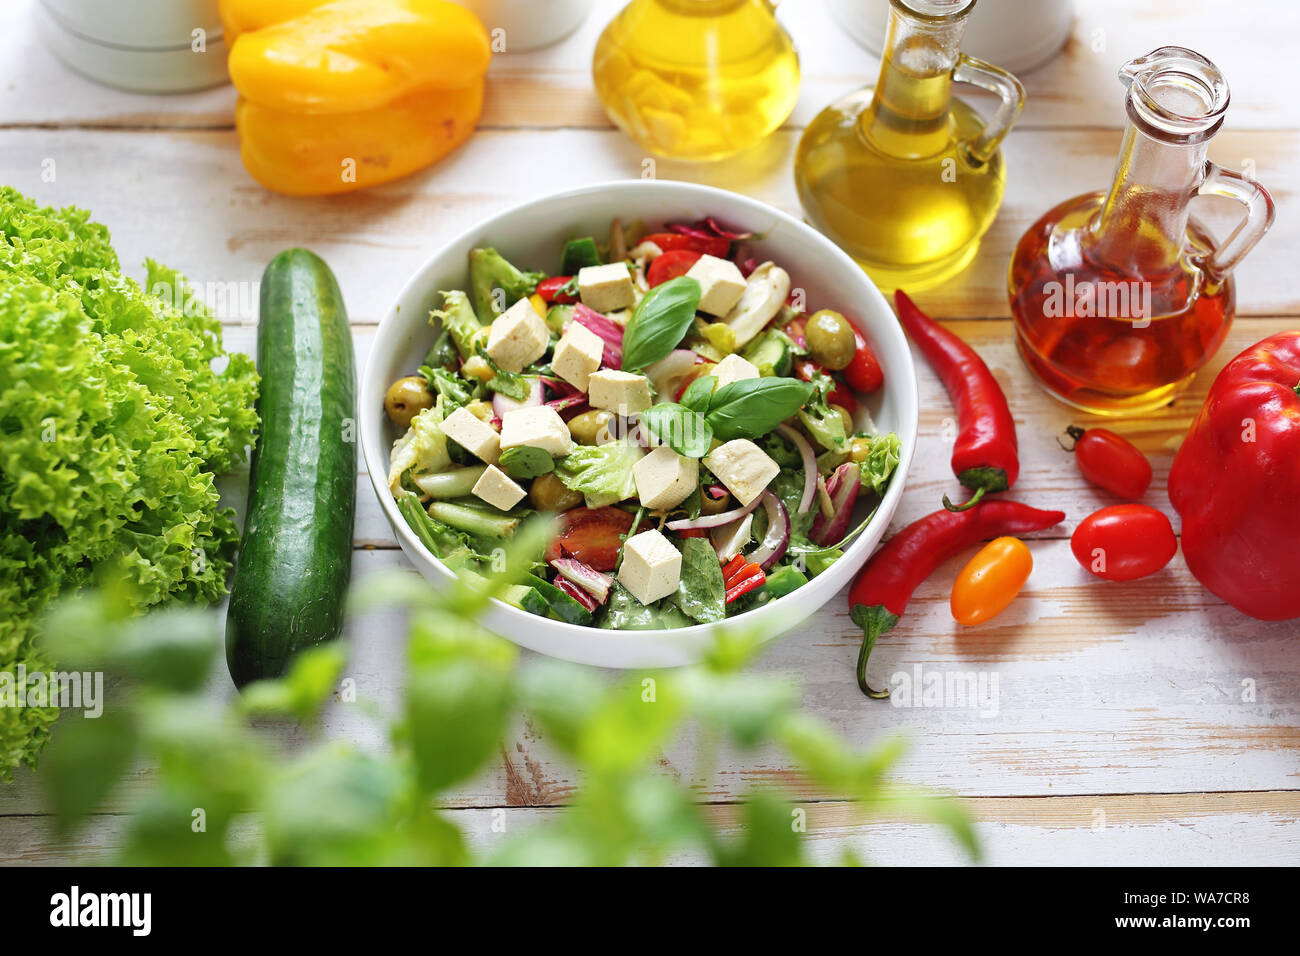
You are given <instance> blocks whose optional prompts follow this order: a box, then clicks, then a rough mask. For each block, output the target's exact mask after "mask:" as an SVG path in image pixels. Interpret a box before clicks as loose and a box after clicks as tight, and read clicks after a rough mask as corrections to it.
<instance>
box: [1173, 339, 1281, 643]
mask: <svg viewBox="0 0 1300 956" xmlns="http://www.w3.org/2000/svg"><path fill="white" fill-rule="evenodd" d="M1169 500H1170V502H1171V503H1172V504H1173V506H1174V509H1175V510H1176V511H1177V512H1178V513H1179V515H1181V516H1182V519H1183V557H1184V558H1185V559H1186V561H1187V567H1188V569H1189V570H1190V571H1191V572H1192V574H1193V575H1195V576H1196V580H1198V581H1200V582H1201V584H1203V585H1204V586H1205V587H1206V588H1207V589H1208V590H1209V591H1210V592H1211V593H1213V594H1214V595H1216V596H1217V597H1220V598H1222V599H1223V600H1225V601H1227V602H1228V603H1229V604H1231V605H1232V606H1233V607H1235V608H1237V610H1239V611H1241V612H1243V613H1244V614H1249V615H1250V616H1251V617H1254V618H1258V619H1260V620H1262V621H1282V620H1286V619H1288V618H1293V617H1300V559H1297V557H1296V542H1297V541H1300V507H1297V503H1300V331H1295V332H1279V333H1278V334H1277V335H1273V336H1270V337H1269V338H1266V339H1264V340H1263V341H1262V342H1259V343H1257V344H1255V345H1252V346H1251V347H1250V348H1248V349H1246V350H1245V351H1244V352H1242V353H1241V354H1240V355H1238V356H1237V357H1236V358H1234V359H1233V360H1232V361H1231V362H1229V363H1228V364H1227V365H1226V366H1224V368H1223V371H1221V372H1220V373H1219V375H1218V377H1217V378H1216V379H1215V380H1214V384H1213V385H1211V386H1210V394H1209V395H1208V396H1207V397H1206V399H1205V405H1204V406H1203V407H1202V408H1201V412H1200V414H1199V415H1197V416H1196V421H1194V422H1193V423H1192V427H1191V430H1190V431H1189V432H1188V433H1187V438H1186V439H1184V441H1183V444H1182V447H1181V448H1179V449H1178V454H1177V456H1175V458H1174V464H1173V467H1172V468H1171V469H1170V471H1169Z"/></svg>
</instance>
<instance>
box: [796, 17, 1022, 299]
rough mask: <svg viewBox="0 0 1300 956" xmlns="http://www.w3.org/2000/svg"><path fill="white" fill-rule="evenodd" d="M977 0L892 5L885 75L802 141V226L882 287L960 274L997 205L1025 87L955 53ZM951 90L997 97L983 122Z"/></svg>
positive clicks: (920, 285)
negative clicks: (972, 89)
mask: <svg viewBox="0 0 1300 956" xmlns="http://www.w3.org/2000/svg"><path fill="white" fill-rule="evenodd" d="M974 6H975V2H974V0H891V4H890V12H889V26H888V29H887V32H886V34H885V44H884V52H883V53H882V60H881V64H880V77H879V79H878V81H877V82H876V86H875V89H874V90H873V89H871V88H866V89H863V90H859V91H858V92H855V93H850V94H849V95H848V96H846V97H844V98H843V99H841V100H839V101H838V102H835V103H832V104H831V105H830V106H828V107H827V108H826V109H824V110H822V111H821V113H819V114H818V115H817V117H816V118H815V119H814V120H813V121H812V123H811V124H810V125H809V126H808V128H807V130H806V131H805V132H804V134H803V138H802V139H801V140H800V142H799V150H798V153H797V155H796V158H795V185H796V186H797V187H798V190H799V198H800V200H801V201H802V202H803V208H804V212H805V213H806V214H807V216H808V218H809V220H810V221H811V222H812V223H813V224H814V225H815V226H816V227H817V228H818V229H820V230H821V231H822V232H824V233H826V235H828V236H830V238H831V239H833V240H834V241H835V242H836V243H837V244H839V246H840V247H841V248H843V249H844V250H845V251H846V252H847V253H849V255H851V256H852V257H853V258H854V259H856V260H857V261H858V263H859V264H860V265H861V266H862V267H863V268H864V269H866V271H867V272H868V273H869V274H870V275H871V278H872V279H874V280H875V282H876V284H877V285H879V286H881V287H882V288H884V289H886V290H889V289H894V288H897V287H899V286H903V287H905V288H907V289H909V290H918V289H926V288H931V287H933V286H936V285H938V284H939V283H941V282H943V281H944V280H946V279H948V278H950V277H951V276H953V275H955V274H956V273H957V272H959V271H961V270H962V269H963V268H964V267H965V266H966V264H967V263H969V262H970V260H971V259H972V258H973V257H974V255H975V252H976V250H977V249H978V248H979V243H980V238H981V237H982V236H983V235H984V232H985V230H987V229H988V227H989V226H990V225H991V224H992V222H993V218H994V216H996V215H997V211H998V206H999V205H1000V204H1001V202H1002V190H1003V187H1004V184H1005V180H1006V174H1005V170H1004V168H1003V165H1002V152H1001V149H1000V144H1001V142H1002V139H1003V137H1005V136H1006V134H1007V133H1008V132H1009V131H1010V130H1011V127H1012V125H1013V124H1014V123H1015V121H1016V119H1017V118H1018V117H1019V116H1020V110H1021V108H1022V107H1023V105H1024V95H1025V91H1024V88H1023V87H1022V86H1021V85H1020V81H1019V80H1017V79H1016V78H1015V77H1014V76H1012V75H1011V74H1010V73H1007V72H1005V71H1003V70H1000V69H998V68H997V67H995V66H992V65H990V64H988V63H985V62H983V61H982V60H976V59H974V58H972V57H969V56H966V55H965V54H964V53H962V52H961V51H960V49H959V46H960V43H961V38H962V35H963V34H964V33H965V31H966V24H967V22H968V20H969V17H970V14H971V10H972V9H973V8H974ZM954 83H971V84H974V85H976V86H979V87H983V88H984V89H986V90H991V91H992V92H994V93H995V94H997V96H998V98H999V105H998V108H997V110H996V112H995V113H994V115H993V118H992V120H991V121H990V122H989V123H988V124H987V125H986V124H985V123H984V121H983V119H981V117H980V116H979V114H977V113H976V112H975V110H973V109H972V108H971V107H970V106H968V105H967V104H966V103H965V102H963V101H962V100H960V99H958V98H956V97H954V96H953V95H952V86H953V84H954Z"/></svg>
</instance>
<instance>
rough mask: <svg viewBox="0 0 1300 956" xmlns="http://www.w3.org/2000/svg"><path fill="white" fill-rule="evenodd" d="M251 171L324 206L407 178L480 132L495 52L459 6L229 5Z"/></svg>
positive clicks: (442, 1) (443, 2)
mask: <svg viewBox="0 0 1300 956" xmlns="http://www.w3.org/2000/svg"><path fill="white" fill-rule="evenodd" d="M221 14H222V20H223V23H224V25H225V30H226V33H227V35H234V36H235V41H234V43H233V45H232V46H231V49H230V61H229V67H230V78H231V80H232V81H233V82H234V84H235V87H236V88H237V89H238V90H239V93H240V99H239V102H238V104H237V105H236V108H235V125H236V128H237V130H238V131H239V137H240V144H241V153H242V157H243V160H244V165H245V167H246V168H247V169H248V171H249V173H251V174H252V176H253V178H254V179H256V180H257V181H258V182H260V183H261V184H262V185H264V186H266V187H267V188H268V189H272V190H275V191H277V192H283V193H289V194H292V195H320V194H326V193H338V192H347V191H350V190H353V189H362V188H365V187H367V186H374V185H377V184H379V183H384V182H388V181H389V180H392V179H397V178H398V177H401V176H405V175H407V174H408V173H410V172H413V171H414V170H416V169H419V168H421V167H422V166H427V165H428V164H430V163H432V162H435V161H436V160H438V159H440V158H442V157H443V156H445V155H446V154H447V153H449V152H451V151H452V150H453V149H455V148H456V147H457V146H459V145H460V144H461V143H463V142H464V141H465V140H466V139H467V138H468V137H469V135H470V134H471V133H472V132H473V131H474V125H475V123H477V121H478V117H479V113H480V112H481V110H482V105H483V77H484V74H485V73H486V72H487V66H488V61H489V60H490V59H491V50H490V47H489V43H488V37H487V33H486V31H485V30H484V29H483V26H482V24H481V23H479V21H478V19H477V18H475V16H474V15H473V14H472V13H470V12H469V11H468V10H466V9H465V8H464V7H461V6H459V5H457V4H454V3H451V2H449V0H333V2H328V3H323V2H320V0H315V2H313V0H222V2H221Z"/></svg>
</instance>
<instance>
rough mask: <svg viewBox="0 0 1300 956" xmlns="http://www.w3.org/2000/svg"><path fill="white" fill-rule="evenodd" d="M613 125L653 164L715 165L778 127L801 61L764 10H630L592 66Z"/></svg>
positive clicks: (680, 2) (664, 3) (752, 5)
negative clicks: (660, 159) (659, 159)
mask: <svg viewBox="0 0 1300 956" xmlns="http://www.w3.org/2000/svg"><path fill="white" fill-rule="evenodd" d="M592 75H593V77H594V79H595V86H596V94H597V95H598V96H599V97H600V101H601V103H602V104H603V105H604V107H605V111H606V112H607V113H608V114H609V116H610V119H612V120H613V121H614V123H615V124H616V125H617V126H618V127H619V128H620V129H622V130H623V132H625V133H627V134H628V135H629V136H631V137H632V138H633V139H634V140H636V141H637V142H638V143H640V144H641V145H642V146H644V147H645V148H646V149H647V150H649V151H650V152H651V153H653V154H654V155H656V156H664V157H670V158H673V159H686V160H716V159H722V158H723V157H726V156H730V155H732V154H734V153H738V152H740V151H742V150H744V149H746V148H748V147H750V146H753V145H754V144H756V143H757V142H759V140H761V139H763V138H764V137H765V136H767V135H768V134H769V133H771V132H772V131H773V130H775V129H776V128H777V127H778V126H780V125H781V124H782V123H783V122H784V121H785V118H786V117H787V116H789V115H790V111H791V110H792V109H794V103H795V100H796V99H797V98H798V95H799V58H798V55H797V54H796V53H795V50H794V44H793V43H792V42H791V40H790V35H789V34H788V33H786V32H785V29H784V28H783V27H782V26H781V24H780V22H779V21H778V20H777V18H776V4H775V3H773V2H769V0H632V2H631V3H629V4H628V5H627V6H626V7H625V8H624V9H623V10H622V12H620V13H619V14H618V15H617V16H616V17H615V18H614V19H613V20H611V21H610V23H609V26H607V27H606V28H605V31H604V33H602V34H601V36H600V39H599V41H597V43H596V53H595V56H594V58H593V60H592Z"/></svg>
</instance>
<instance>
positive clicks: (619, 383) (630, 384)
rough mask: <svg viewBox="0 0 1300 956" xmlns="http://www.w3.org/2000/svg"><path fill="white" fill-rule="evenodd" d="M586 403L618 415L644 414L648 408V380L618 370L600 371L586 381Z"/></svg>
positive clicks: (641, 376) (607, 369) (642, 376)
mask: <svg viewBox="0 0 1300 956" xmlns="http://www.w3.org/2000/svg"><path fill="white" fill-rule="evenodd" d="M587 402H588V403H589V404H590V405H591V407H592V408H606V409H609V411H611V412H618V413H619V414H620V415H634V414H636V413H637V412H644V411H645V410H646V409H647V408H649V407H650V380H649V379H648V378H646V377H645V376H644V375H635V374H633V373H632V372H624V371H621V370H619V369H613V368H605V369H601V370H600V371H599V372H594V373H592V375H591V377H590V378H589V379H588V380H587Z"/></svg>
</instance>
